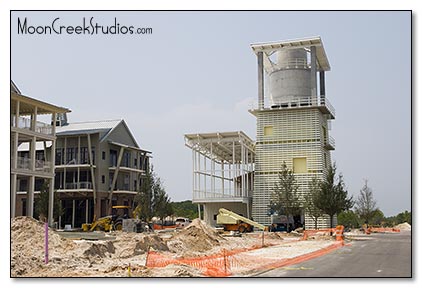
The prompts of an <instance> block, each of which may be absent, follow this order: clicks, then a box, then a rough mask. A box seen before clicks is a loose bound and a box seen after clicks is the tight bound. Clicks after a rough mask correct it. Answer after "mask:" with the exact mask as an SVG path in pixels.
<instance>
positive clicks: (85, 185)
mask: <svg viewBox="0 0 422 288" xmlns="http://www.w3.org/2000/svg"><path fill="white" fill-rule="evenodd" d="M65 189H66V190H79V189H87V190H91V189H92V182H87V181H85V182H75V183H66V185H65Z"/></svg>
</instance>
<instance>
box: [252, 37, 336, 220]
mask: <svg viewBox="0 0 422 288" xmlns="http://www.w3.org/2000/svg"><path fill="white" fill-rule="evenodd" d="M251 47H252V50H253V51H254V53H255V54H256V56H257V58H258V107H255V108H254V109H252V110H250V112H251V113H252V114H253V115H255V116H256V118H257V135H256V146H255V173H254V193H253V202H252V217H253V219H254V220H255V221H257V222H259V223H262V224H264V225H269V224H270V222H271V220H270V219H271V217H270V214H269V204H270V199H271V194H272V191H273V188H274V184H275V183H276V182H277V180H278V173H279V172H280V171H281V167H282V164H283V162H284V163H286V165H287V168H288V169H291V170H292V171H293V172H294V175H295V179H296V181H297V183H298V185H299V193H300V195H301V196H302V197H303V196H304V195H305V194H306V193H308V191H309V190H308V184H309V182H310V180H311V179H312V178H313V177H315V176H316V177H317V178H319V179H322V178H323V176H324V175H325V174H326V172H327V169H328V167H329V165H331V157H330V151H331V150H334V148H335V147H334V146H335V145H334V139H333V138H332V137H330V136H329V130H330V121H331V120H333V119H334V118H335V111H334V108H333V107H332V106H331V105H330V103H329V102H328V100H327V97H326V92H325V72H326V71H329V70H330V65H329V62H328V59H327V56H326V54H325V51H324V47H323V44H322V41H321V38H320V37H312V38H306V39H297V40H287V41H280V42H270V43H257V44H252V45H251ZM264 92H265V93H264ZM294 218H295V221H300V222H301V223H305V225H306V226H307V227H313V223H314V221H313V220H312V219H311V218H310V217H309V216H308V215H305V213H304V212H302V213H301V215H295V217H294ZM328 225H329V221H328V218H325V219H324V218H323V219H321V220H320V223H319V226H321V227H324V226H328Z"/></svg>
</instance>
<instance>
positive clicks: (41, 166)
mask: <svg viewBox="0 0 422 288" xmlns="http://www.w3.org/2000/svg"><path fill="white" fill-rule="evenodd" d="M11 161H12V167H13V158H11ZM16 168H17V169H23V170H28V171H31V170H32V159H31V158H26V157H18V158H17V161H16ZM35 171H38V172H47V173H48V172H50V171H51V162H49V161H44V160H35Z"/></svg>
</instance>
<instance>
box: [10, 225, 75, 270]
mask: <svg viewBox="0 0 422 288" xmlns="http://www.w3.org/2000/svg"><path fill="white" fill-rule="evenodd" d="M44 235H45V228H44V223H42V222H40V221H37V220H35V219H34V218H30V217H16V218H14V219H13V220H12V225H11V239H12V241H11V259H10V260H11V269H12V275H13V276H19V275H24V274H26V273H29V272H31V271H34V270H37V269H40V268H41V267H44V261H45V253H44V237H45V236H44ZM48 237H49V241H48V243H49V248H50V249H49V259H53V261H54V260H56V259H60V258H61V255H63V254H66V253H68V252H69V251H72V250H73V249H74V248H75V244H74V243H73V242H72V241H69V240H67V239H64V238H62V237H61V236H60V235H58V234H57V233H55V232H54V231H53V230H51V229H50V228H49V229H48Z"/></svg>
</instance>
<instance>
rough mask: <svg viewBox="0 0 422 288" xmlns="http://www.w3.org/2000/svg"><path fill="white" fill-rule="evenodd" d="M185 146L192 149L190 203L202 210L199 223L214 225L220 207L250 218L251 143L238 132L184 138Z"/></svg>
mask: <svg viewBox="0 0 422 288" xmlns="http://www.w3.org/2000/svg"><path fill="white" fill-rule="evenodd" d="M185 144H186V146H187V147H189V148H191V149H192V167H193V174H192V186H193V187H192V189H193V199H192V201H193V203H197V204H200V205H202V206H203V207H204V211H203V219H204V220H205V221H207V223H210V224H212V225H215V224H216V216H217V214H218V210H219V208H222V207H224V208H226V209H229V210H232V211H235V212H236V213H238V214H241V215H244V216H246V217H251V203H252V189H253V177H254V176H253V170H254V164H253V163H254V161H255V153H254V143H253V141H252V140H251V139H250V138H249V137H248V136H247V135H246V134H245V133H243V132H241V131H239V132H223V133H201V134H186V135H185ZM200 205H198V207H200Z"/></svg>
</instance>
